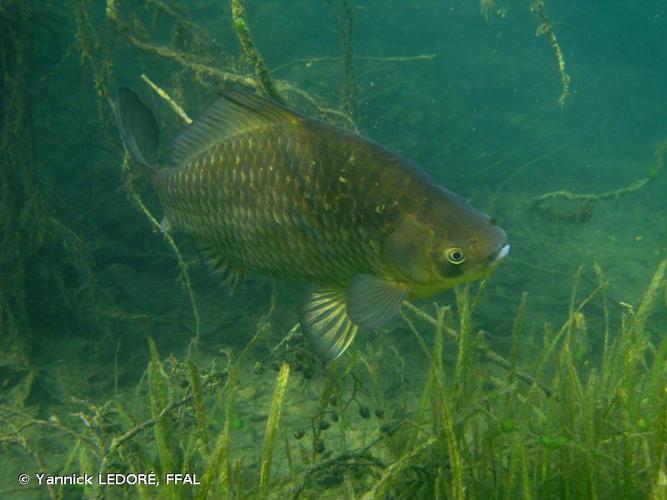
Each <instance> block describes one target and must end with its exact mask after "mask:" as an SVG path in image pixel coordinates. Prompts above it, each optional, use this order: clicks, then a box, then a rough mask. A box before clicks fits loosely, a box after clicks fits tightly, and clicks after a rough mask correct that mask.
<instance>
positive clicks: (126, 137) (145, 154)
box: [115, 87, 160, 170]
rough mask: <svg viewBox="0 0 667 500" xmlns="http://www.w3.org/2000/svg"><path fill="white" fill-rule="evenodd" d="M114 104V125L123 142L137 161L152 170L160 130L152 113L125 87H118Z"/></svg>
mask: <svg viewBox="0 0 667 500" xmlns="http://www.w3.org/2000/svg"><path fill="white" fill-rule="evenodd" d="M115 104H116V125H117V126H118V130H119V131H120V137H121V139H122V140H123V144H125V147H126V148H127V149H128V150H129V152H130V154H131V155H132V158H134V160H135V161H136V162H137V163H139V164H140V165H141V166H142V167H145V168H146V169H150V170H154V169H155V167H154V166H153V164H152V163H153V161H154V160H155V157H156V156H157V147H158V142H159V137H160V132H159V129H158V126H157V122H156V121H155V117H154V116H153V113H152V112H151V110H150V109H148V107H147V106H146V105H145V104H144V103H143V102H141V99H139V96H138V95H137V94H135V93H134V92H132V91H131V90H130V89H128V88H126V87H121V88H120V89H118V93H117V94H116V102H115Z"/></svg>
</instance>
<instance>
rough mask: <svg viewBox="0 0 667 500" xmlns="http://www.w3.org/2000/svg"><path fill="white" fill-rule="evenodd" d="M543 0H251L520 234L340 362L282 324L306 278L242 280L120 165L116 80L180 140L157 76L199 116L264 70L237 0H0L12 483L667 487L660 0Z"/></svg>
mask: <svg viewBox="0 0 667 500" xmlns="http://www.w3.org/2000/svg"><path fill="white" fill-rule="evenodd" d="M532 5H533V8H532V9H531V8H530V7H531V3H530V2H509V1H507V2H500V1H496V2H495V4H493V5H491V6H489V8H488V10H486V11H485V10H484V9H480V4H479V2H477V1H475V0H471V1H458V0H452V1H450V0H438V1H414V2H413V1H407V0H406V1H402V0H401V1H377V0H375V1H368V2H356V3H353V2H345V1H342V0H309V1H306V0H295V1H289V2H285V1H283V2H280V1H273V0H264V1H252V0H247V1H246V2H245V9H246V10H245V15H244V19H245V22H246V23H247V26H248V27H249V29H250V32H251V36H252V40H253V42H254V45H255V47H256V49H257V51H258V52H259V53H261V56H262V57H263V59H264V61H265V64H266V66H267V68H268V69H269V70H270V72H269V73H268V75H269V76H268V78H270V80H271V81H273V82H274V85H275V88H276V89H277V90H276V92H277V94H276V96H274V97H278V98H282V99H284V100H285V101H286V102H287V103H288V104H289V105H290V106H292V107H295V108H296V109H298V110H300V111H301V112H303V113H305V114H308V115H310V116H318V117H327V118H329V119H332V120H333V121H335V122H336V123H338V124H342V125H344V126H348V127H352V126H353V125H354V126H355V127H356V128H358V130H359V132H360V133H362V134H363V135H365V136H367V137H370V138H372V139H374V140H376V141H378V142H380V143H382V144H384V145H385V146H387V147H389V148H390V149H393V150H396V151H398V152H400V153H402V154H403V155H405V156H407V157H409V158H411V159H412V160H414V161H416V162H417V163H418V164H420V165H421V166H422V167H423V168H424V169H425V170H427V171H428V172H429V173H430V174H431V175H432V176H433V177H434V178H435V179H436V180H437V181H438V182H439V183H441V184H442V185H444V186H446V187H447V188H448V189H450V190H452V191H454V192H457V193H459V194H461V195H462V196H464V197H465V198H466V199H468V200H469V201H470V202H471V204H473V205H474V206H476V207H478V208H480V209H482V210H484V211H485V212H487V213H489V214H490V215H492V216H493V217H494V218H495V219H497V221H498V223H499V224H500V225H501V226H502V227H503V228H504V229H505V230H506V231H507V234H508V238H509V241H510V243H511V246H512V250H511V255H510V258H508V259H506V261H505V262H504V263H503V264H502V265H501V266H500V267H499V268H498V269H497V270H496V272H495V273H494V274H493V276H492V277H491V278H490V279H489V280H488V281H487V282H485V284H484V286H483V287H481V288H480V284H479V283H473V284H471V285H470V287H469V288H463V287H462V288H460V289H458V290H457V291H456V292H455V291H453V290H452V291H447V292H445V293H442V294H440V295H437V296H435V297H432V298H429V299H425V300H422V301H418V302H415V306H416V307H418V308H419V309H420V310H421V311H423V313H426V314H427V316H424V314H423V313H422V314H420V313H418V312H416V310H414V309H407V308H404V309H403V313H404V316H402V317H398V318H396V319H394V320H392V322H390V323H389V324H388V325H386V326H384V327H382V328H381V329H379V330H378V331H376V332H364V333H362V334H360V335H359V336H358V338H357V339H356V340H355V342H354V344H353V345H352V347H351V348H350V349H349V351H348V352H347V353H346V354H345V355H344V356H343V357H342V358H341V359H340V360H338V361H337V362H336V363H335V364H333V365H330V366H325V365H323V364H322V363H321V362H319V361H318V360H317V359H316V358H315V357H314V356H313V355H312V353H311V352H310V350H309V348H308V346H307V344H306V343H305V342H304V341H303V339H302V338H301V337H300V334H299V332H298V330H297V331H296V333H294V335H292V336H291V337H290V339H289V341H287V342H283V343H281V340H282V339H284V337H285V336H286V335H288V332H290V330H291V328H292V326H293V325H295V324H296V323H297V319H298V314H299V310H300V307H301V303H302V301H303V296H304V294H305V290H306V287H305V285H303V284H298V283H289V282H275V283H273V282H272V281H270V280H269V279H267V278H264V277H262V276H259V275H256V274H250V275H249V277H248V279H247V280H246V282H245V283H244V284H243V286H241V287H240V288H239V290H238V291H237V292H236V293H235V294H234V295H230V294H229V293H228V291H227V290H226V289H224V288H221V287H220V286H219V285H218V284H217V282H216V281H215V279H213V278H212V277H211V276H210V273H209V271H208V269H207V268H206V266H205V265H203V264H202V262H201V259H200V254H199V251H198V249H197V248H196V246H195V245H194V244H193V243H192V241H190V240H188V239H187V238H185V237H183V236H181V235H175V236H174V237H175V240H174V241H175V245H176V246H175V247H174V246H172V245H171V244H170V242H169V241H166V240H165V239H164V238H163V236H162V235H161V234H160V233H159V231H158V230H157V229H156V227H155V225H154V224H153V223H152V222H151V221H150V220H149V218H148V217H147V214H146V212H145V211H144V210H143V209H142V208H141V207H139V204H140V203H141V204H143V206H145V207H146V209H147V210H148V211H149V212H150V213H151V214H153V216H154V217H155V219H156V220H157V221H159V220H160V218H161V216H162V214H161V209H160V207H159V203H158V201H157V199H156V197H155V195H154V193H153V192H152V189H151V186H150V185H149V183H148V182H146V180H145V179H144V178H142V177H141V176H140V175H138V174H137V173H136V172H135V171H134V170H132V169H130V168H127V165H126V166H125V167H123V158H124V150H123V148H122V144H121V142H120V139H119V136H118V132H117V130H116V128H115V126H114V122H113V113H112V110H111V106H110V98H111V97H112V94H113V92H114V91H115V89H116V88H117V87H118V86H120V85H125V86H129V87H131V88H133V89H135V90H136V91H138V93H140V94H141V95H142V97H143V98H144V99H145V100H146V101H147V103H149V104H150V107H151V108H152V109H154V110H155V112H156V115H157V118H158V122H159V124H160V128H161V130H162V137H161V144H162V147H163V151H162V152H161V153H162V156H163V158H168V157H169V155H170V151H169V145H170V143H171V140H172V139H173V137H174V136H175V135H176V134H177V132H178V130H179V128H180V127H181V125H182V121H181V119H180V118H179V117H178V115H177V114H176V113H175V112H174V111H173V110H172V108H171V107H170V106H169V105H168V103H167V102H166V101H165V100H164V99H162V98H160V97H159V96H158V95H157V94H156V93H155V92H154V91H153V90H152V89H151V88H150V87H149V86H148V85H147V83H146V82H145V81H144V80H142V79H141V78H140V76H141V75H142V74H145V75H147V76H148V77H149V78H150V80H151V81H152V82H154V83H155V84H156V85H158V86H159V87H161V88H162V89H164V90H165V91H166V92H167V93H168V94H169V95H170V96H171V97H172V98H173V100H174V101H176V102H177V103H179V104H180V105H181V106H182V107H183V109H184V110H185V111H186V113H187V114H188V115H190V116H192V117H196V116H197V115H198V114H199V113H200V112H201V111H203V110H204V109H205V108H206V106H207V105H208V103H210V102H211V101H212V100H213V99H214V98H215V97H216V95H218V94H219V93H220V92H221V91H222V90H223V89H225V88H247V86H248V85H247V84H248V82H250V84H251V86H254V87H257V88H259V89H260V90H261V89H262V88H264V89H266V87H264V86H263V85H262V84H261V81H260V78H259V77H258V76H257V75H258V73H257V69H256V67H255V66H254V65H253V64H252V63H251V61H249V58H248V57H247V55H246V56H245V57H244V56H242V50H241V47H240V44H239V40H238V36H237V32H236V30H235V24H234V23H233V22H232V13H231V9H230V5H229V3H228V2H227V1H226V0H216V1H212V0H193V1H188V2H185V1H176V0H144V1H134V0H132V1H127V2H120V1H115V2H114V1H112V0H107V1H106V2H101V1H97V2H89V1H86V0H72V1H70V2H67V3H60V2H55V1H54V2H43V1H25V2H24V1H22V0H0V42H1V43H0V56H1V57H0V63H1V64H0V71H1V72H2V75H3V77H2V79H1V80H0V119H1V120H2V127H1V128H0V134H1V135H0V472H2V474H0V498H125V497H128V498H144V497H145V498H153V497H155V498H169V497H172V498H202V497H210V498H220V497H225V496H229V497H233V498H263V497H269V498H279V497H290V498H294V497H298V498H314V497H326V498H463V497H465V498H536V499H539V498H577V499H579V498H655V499H664V498H666V497H667V475H666V474H667V455H666V454H667V421H666V417H665V415H667V385H666V384H667V382H666V381H667V364H666V360H667V342H666V341H665V340H664V339H665V333H667V326H666V325H667V286H666V285H665V276H664V273H665V268H664V266H665V265H664V262H665V261H664V259H665V258H666V257H667V178H666V176H665V169H664V167H663V164H664V162H665V161H667V160H663V155H664V154H667V145H666V144H667V143H666V142H665V141H666V140H667V121H666V120H665V116H667V100H666V99H665V94H664V91H665V88H666V84H667V7H666V6H665V4H664V2H659V1H657V0H647V1H643V2H630V1H628V0H624V1H613V2H610V1H606V2H600V1H594V2H585V3H575V2H565V1H563V0H547V2H546V4H544V5H543V10H541V9H540V5H541V4H539V3H537V2H533V4H532ZM485 14H486V15H485ZM542 16H546V17H542ZM350 22H351V24H350ZM545 22H546V23H547V24H546V25H544V23H545ZM236 26H237V27H238V26H239V22H238V21H237V23H236ZM350 26H351V36H350V37H346V35H345V33H346V28H349V27H350ZM545 26H546V29H545V28H544V27H545ZM540 27H541V28H540ZM538 31H539V32H540V33H542V35H541V36H536V32H538ZM550 35H552V36H553V37H555V38H551V39H550ZM550 40H551V41H550ZM552 42H553V43H556V44H557V45H558V47H559V50H561V51H562V57H563V62H564V68H563V71H564V74H561V73H559V69H558V59H557V54H556V51H555V48H554V45H553V44H552ZM346 48H348V49H349V48H351V52H346ZM341 54H343V55H341ZM345 54H347V56H350V55H351V56H352V58H351V59H347V62H345V61H346V58H345V57H344V55H345ZM346 70H347V71H346ZM240 78H243V79H244V80H243V81H241V82H239V81H238V80H239V79H240ZM562 78H567V79H569V80H568V82H569V83H568V86H567V88H565V87H564V85H563V80H562ZM223 80H226V81H227V83H225V82H223ZM232 80H233V81H234V82H235V83H229V82H230V81H232ZM243 82H245V84H244V83H243ZM244 85H245V87H244ZM304 94H305V97H304ZM560 98H562V99H561V102H560V103H559V99H560ZM318 109H320V111H321V110H322V109H332V110H335V111H336V113H324V112H321V113H318ZM341 112H342V113H345V114H347V117H345V116H343V115H341V114H340V113H341ZM617 190H619V192H618V193H616V194H615V195H605V193H609V192H613V191H617ZM550 192H568V193H575V194H588V195H594V196H589V197H588V198H585V199H579V200H572V199H567V198H566V197H564V196H563V195H562V194H560V195H556V197H555V198H552V199H549V200H547V201H544V202H537V203H536V200H537V199H538V198H539V197H540V196H542V195H544V194H545V193H550ZM565 196H567V195H565ZM176 250H177V251H176ZM661 262H662V265H661ZM480 289H481V292H482V293H480V294H478V292H479V291H480ZM524 292H525V295H523V294H524ZM522 297H524V298H525V299H522ZM522 300H525V307H521V306H520V304H522ZM434 303H435V304H436V305H434ZM439 313H440V314H442V315H443V319H442V323H440V326H439V327H437V326H435V327H434V325H433V324H432V323H433V322H436V323H437V321H436V318H437V315H438V314H439ZM149 339H152V340H153V341H154V347H155V349H154V350H153V356H152V361H151V350H150V349H149ZM195 340H196V342H195ZM440 353H442V356H441V355H440ZM283 363H287V365H283ZM281 366H289V368H283V369H282V371H281V372H280V374H281V378H279V377H278V373H279V372H278V370H280V367H281ZM267 422H268V424H267ZM267 436H268V438H267ZM151 472H154V473H155V474H156V477H157V479H158V481H159V482H160V483H161V484H160V485H152V484H151V485H121V486H112V485H108V484H100V481H99V479H98V478H97V474H103V475H104V476H105V477H106V474H107V473H119V474H129V473H135V474H139V473H146V474H148V473H151ZM22 473H26V474H28V479H29V481H28V484H27V485H22V484H20V482H19V480H18V477H19V475H20V474H22ZM37 473H45V474H46V475H47V476H66V475H71V474H78V475H79V476H83V475H84V474H91V475H93V476H94V478H95V480H94V481H93V484H88V485H65V486H62V485H46V484H41V485H40V484H39V481H38V479H37V476H36V475H35V474H37ZM167 473H190V474H194V475H195V476H196V480H197V481H198V482H199V483H201V484H199V485H191V484H182V485H176V486H167V485H166V484H165V483H166V476H165V474H167ZM44 477H46V476H44ZM123 477H129V476H123ZM44 481H46V479H44Z"/></svg>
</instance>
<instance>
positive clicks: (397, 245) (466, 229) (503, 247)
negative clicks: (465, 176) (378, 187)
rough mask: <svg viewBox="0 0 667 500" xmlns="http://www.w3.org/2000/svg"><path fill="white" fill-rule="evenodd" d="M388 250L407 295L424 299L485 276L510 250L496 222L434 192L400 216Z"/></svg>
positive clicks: (446, 193) (454, 198) (440, 191)
mask: <svg viewBox="0 0 667 500" xmlns="http://www.w3.org/2000/svg"><path fill="white" fill-rule="evenodd" d="M431 198H432V199H431ZM386 249H387V253H388V254H389V255H390V257H392V258H393V261H394V264H395V265H396V266H397V267H398V269H399V270H400V272H401V273H402V274H403V275H404V276H406V277H407V281H408V282H409V284H410V286H411V288H412V290H413V293H412V294H411V295H413V296H428V295H431V294H433V293H436V292H438V291H441V290H444V289H447V288H450V287H452V286H454V285H457V284H460V283H466V282H469V281H473V280H476V279H481V278H484V277H486V276H487V275H488V274H489V273H490V272H491V271H492V270H493V269H494V268H495V267H496V266H497V265H498V264H499V263H500V262H501V261H503V260H504V259H505V257H507V255H508V254H509V250H510V246H509V243H508V241H507V235H506V234H505V231H504V230H503V229H502V228H501V227H500V226H498V225H497V223H496V221H495V220H494V219H492V218H491V217H489V216H488V215H486V214H485V213H483V212H481V211H480V210H477V209H476V208H474V207H472V206H471V205H469V204H468V203H467V202H466V201H465V200H464V199H463V198H461V197H460V196H458V195H456V194H454V193H451V192H449V191H447V190H445V189H442V188H438V191H437V192H436V193H435V195H434V196H432V197H429V199H428V200H427V201H426V202H425V203H423V204H422V205H421V206H420V207H419V208H418V209H417V210H413V211H412V212H408V213H405V214H402V215H401V218H400V220H399V223H398V225H397V227H396V230H395V231H394V232H393V233H392V235H391V236H390V237H389V238H388V242H387V246H386Z"/></svg>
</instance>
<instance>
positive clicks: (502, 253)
mask: <svg viewBox="0 0 667 500" xmlns="http://www.w3.org/2000/svg"><path fill="white" fill-rule="evenodd" d="M509 253H510V245H509V243H503V244H502V245H500V247H499V248H498V250H497V251H496V252H495V253H494V254H493V255H492V256H491V260H490V261H489V265H490V266H497V265H498V264H500V262H501V261H503V260H504V259H505V257H507V256H508V255H509Z"/></svg>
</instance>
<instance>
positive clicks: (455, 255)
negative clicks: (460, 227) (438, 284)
mask: <svg viewBox="0 0 667 500" xmlns="http://www.w3.org/2000/svg"><path fill="white" fill-rule="evenodd" d="M447 260H448V261H449V262H451V263H452V264H461V263H462V262H464V261H465V260H466V257H465V255H464V254H463V250H461V249H460V248H450V249H449V250H447Z"/></svg>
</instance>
